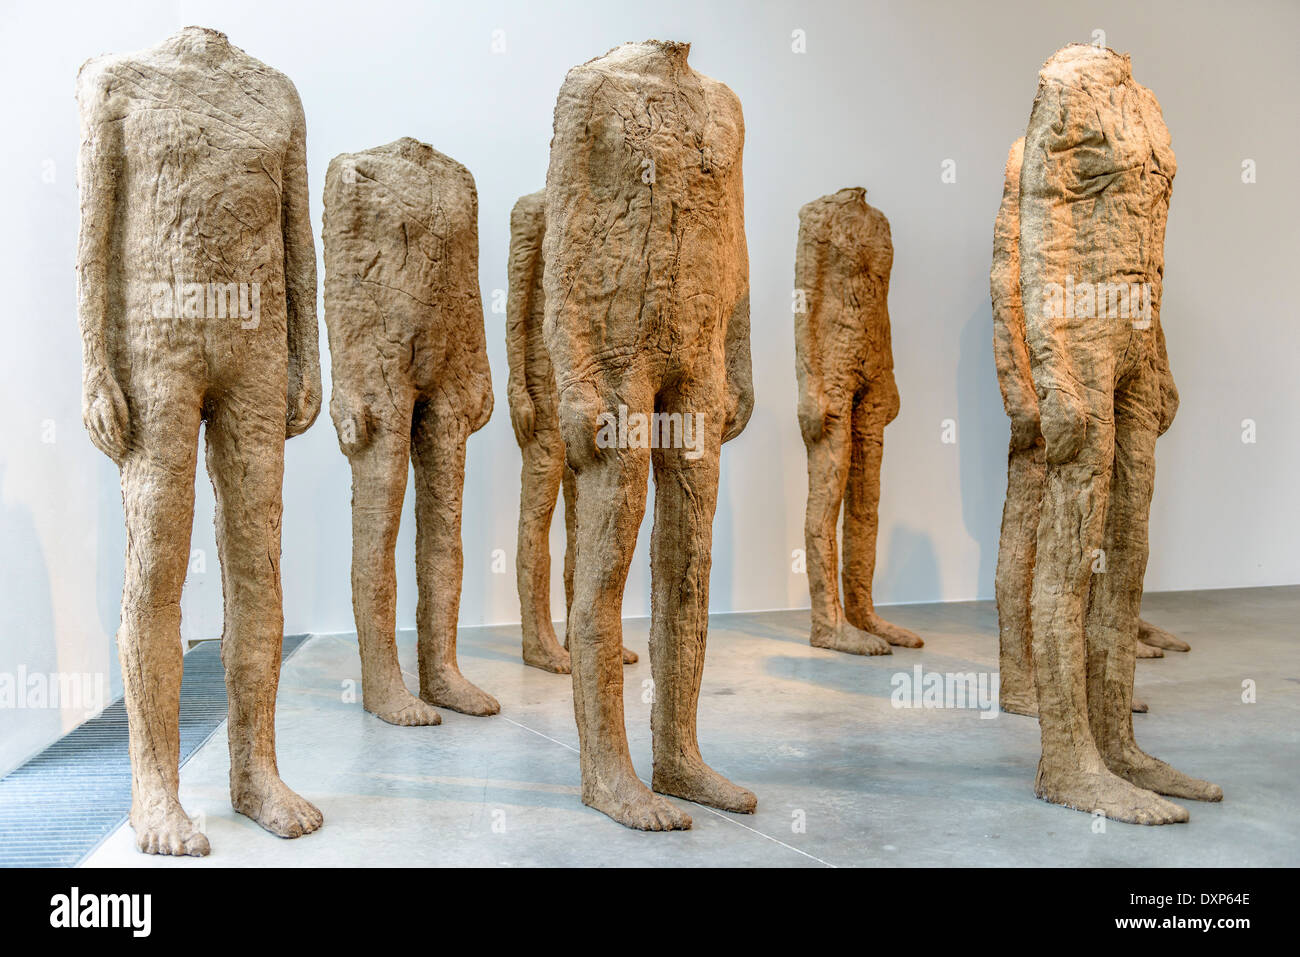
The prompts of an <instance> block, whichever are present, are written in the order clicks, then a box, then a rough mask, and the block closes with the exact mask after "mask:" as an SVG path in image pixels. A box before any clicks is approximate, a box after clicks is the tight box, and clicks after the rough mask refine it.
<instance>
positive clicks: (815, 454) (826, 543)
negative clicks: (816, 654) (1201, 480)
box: [804, 400, 890, 655]
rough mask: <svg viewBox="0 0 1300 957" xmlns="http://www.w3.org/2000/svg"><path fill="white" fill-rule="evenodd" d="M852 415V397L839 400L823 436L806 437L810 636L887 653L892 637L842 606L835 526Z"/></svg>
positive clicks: (843, 647)
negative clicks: (858, 622)
mask: <svg viewBox="0 0 1300 957" xmlns="http://www.w3.org/2000/svg"><path fill="white" fill-rule="evenodd" d="M851 417H852V413H851V412H850V405H849V402H848V401H847V400H842V401H840V402H838V403H836V405H835V407H833V408H832V411H831V412H830V414H828V415H827V416H826V424H825V426H824V428H823V429H822V434H821V437H820V438H818V439H817V441H815V442H812V443H806V447H807V450H808V508H807V511H806V513H805V515H804V551H805V553H806V555H805V558H806V563H807V568H808V595H809V598H810V599H811V603H812V634H811V636H810V638H809V642H810V643H811V644H812V645H813V647H815V648H830V649H833V650H835V651H845V652H848V653H849V654H854V655H887V654H889V653H890V650H889V643H888V642H887V641H885V639H883V638H880V637H878V636H876V635H872V634H868V633H866V632H864V631H862V630H861V629H859V628H856V627H854V626H853V625H852V624H850V623H849V621H848V619H847V618H846V617H845V615H844V611H843V609H842V608H841V607H840V594H839V575H838V574H837V570H838V567H839V547H838V545H837V542H836V531H837V526H838V525H839V520H840V504H841V503H842V502H843V500H844V489H845V485H846V484H847V482H848V479H849V464H850V456H851V449H850V444H851V441H852V437H851V434H850V433H851V429H852V421H851Z"/></svg>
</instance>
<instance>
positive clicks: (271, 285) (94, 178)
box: [77, 27, 321, 855]
mask: <svg viewBox="0 0 1300 957" xmlns="http://www.w3.org/2000/svg"><path fill="white" fill-rule="evenodd" d="M77 103H78V106H79V109H80V113H81V150H80V157H79V163H78V173H77V179H78V185H79V188H80V195H81V231H80V239H79V244H78V248H77V293H78V296H77V298H78V313H79V320H80V325H81V333H82V342H83V346H84V350H83V359H84V399H83V418H84V421H85V424H86V427H87V429H88V430H89V432H90V437H91V440H92V441H93V442H94V443H95V445H96V446H97V447H98V448H99V449H100V450H101V451H103V452H104V453H105V454H106V455H108V456H109V457H110V458H112V459H113V461H114V462H116V463H117V464H118V466H119V467H120V469H121V477H122V505H123V511H124V513H125V518H126V540H127V546H126V577H125V581H124V583H123V588H122V615H121V627H120V629H119V631H118V648H119V653H120V655H121V659H122V678H123V685H124V690H125V696H126V706H127V714H128V720H129V724H130V746H131V769H132V807H131V824H132V826H133V827H134V828H135V831H136V846H137V847H138V848H139V849H140V850H141V851H144V852H146V853H154V854H190V855H204V854H207V853H208V850H209V845H208V840H207V838H206V836H204V834H203V833H202V831H201V830H200V829H199V827H198V826H197V825H196V824H195V823H194V822H192V821H191V820H190V818H189V817H188V815H187V814H186V813H185V811H184V809H183V808H182V807H181V805H180V802H179V800H178V798H177V782H178V769H177V762H178V758H179V747H180V738H179V729H178V722H179V708H180V683H181V671H182V667H183V660H182V653H181V635H180V599H181V590H182V587H183V585H184V582H185V574H186V570H187V566H188V563H189V559H190V531H191V528H192V525H193V518H194V470H195V466H196V463H197V456H198V436H199V428H200V425H202V426H203V428H204V436H205V440H206V443H207V455H206V458H207V465H208V473H209V475H210V476H211V479H212V485H213V489H214V490H215V493H216V539H217V549H218V552H219V554H220V560H221V579H222V592H223V595H224V598H225V623H224V628H223V633H222V643H221V656H222V661H223V663H224V664H225V667H226V685H227V688H228V691H229V702H230V705H229V707H230V711H229V724H228V728H229V743H230V796H231V801H232V803H233V805H234V807H235V809H236V810H238V811H240V812H241V813H243V814H246V815H248V816H249V817H251V818H252V819H253V820H255V821H257V822H258V823H259V824H261V825H262V826H263V827H265V828H266V829H267V830H269V831H271V832H272V833H275V834H278V835H280V836H281V837H297V836H299V835H301V834H305V833H308V832H309V831H313V830H315V829H316V828H318V827H320V825H321V815H320V812H319V811H318V810H317V809H316V808H315V807H313V806H312V805H311V804H310V803H308V802H307V801H305V800H304V799H303V798H301V797H299V796H298V795H297V794H295V793H293V792H292V791H291V790H289V788H288V787H287V786H286V785H285V784H284V782H283V781H281V780H280V776H279V772H278V770H277V767H276V757H275V695H276V687H277V682H278V680H279V672H280V654H281V642H282V640H283V633H284V618H283V612H282V608H281V595H280V515H281V479H282V476H283V470H284V442H285V439H286V437H292V436H294V435H297V434H299V433H300V432H303V431H305V430H306V429H307V428H308V427H309V426H310V425H311V424H312V422H313V421H314V420H315V418H316V415H317V413H318V412H319V409H320V358H319V355H318V351H317V331H316V330H317V326H316V252H315V247H314V244H313V242H312V236H311V224H310V222H309V219H308V212H307V165H306V155H305V137H306V133H305V123H304V119H303V111H302V104H301V103H300V102H299V99H298V93H297V91H296V90H295V89H294V86H293V84H292V83H291V82H290V81H289V79H288V78H287V77H285V76H284V75H283V74H282V73H279V72H278V71H276V70H273V69H271V68H270V67H268V66H267V65H266V64H264V63H261V62H260V61H258V60H255V59H254V58H252V57H251V56H249V55H248V54H247V53H245V52H244V51H243V50H240V49H239V48H238V47H235V46H233V45H232V44H231V43H230V42H229V40H228V39H227V38H226V36H225V35H224V34H222V33H218V32H217V31H215V30H207V29H204V28H202V27H187V28H185V29H183V30H181V31H180V32H178V33H176V34H174V35H173V36H171V37H169V38H168V39H166V40H164V41H163V42H162V43H160V44H158V45H157V46H155V47H152V48H150V49H148V50H143V51H140V52H137V53H128V54H117V55H108V56H102V57H98V58H96V59H93V60H90V61H88V62H87V63H86V64H85V65H84V66H83V67H82V68H81V71H80V73H79V74H78V77H77Z"/></svg>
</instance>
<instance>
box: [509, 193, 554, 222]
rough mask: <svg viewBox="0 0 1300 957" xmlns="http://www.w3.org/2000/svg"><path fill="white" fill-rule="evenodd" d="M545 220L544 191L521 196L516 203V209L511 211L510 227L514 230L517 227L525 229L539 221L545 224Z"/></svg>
mask: <svg viewBox="0 0 1300 957" xmlns="http://www.w3.org/2000/svg"><path fill="white" fill-rule="evenodd" d="M545 219H546V190H544V189H539V190H538V191H537V192H535V193H528V194H527V195H525V196H520V197H519V199H518V200H517V201H516V202H515V205H514V208H512V209H511V210H510V226H511V228H512V229H514V228H515V227H516V226H518V227H525V226H528V225H529V224H532V223H536V222H539V221H541V222H544V221H545Z"/></svg>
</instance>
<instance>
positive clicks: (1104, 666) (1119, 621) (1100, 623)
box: [1087, 371, 1223, 801]
mask: <svg viewBox="0 0 1300 957" xmlns="http://www.w3.org/2000/svg"><path fill="white" fill-rule="evenodd" d="M1133 379H1134V381H1132V382H1131V383H1130V384H1127V385H1126V387H1125V388H1123V389H1122V390H1121V392H1120V393H1119V394H1118V395H1117V396H1116V401H1115V468H1114V477H1113V478H1112V480H1111V491H1110V508H1109V511H1108V513H1107V516H1106V532H1105V544H1104V545H1103V548H1104V549H1105V554H1106V573H1105V574H1104V575H1098V576H1096V582H1095V583H1094V585H1093V596H1092V605H1091V607H1090V608H1089V609H1088V619H1087V634H1088V709H1089V720H1090V723H1091V726H1092V734H1093V737H1094V738H1095V739H1096V741H1097V747H1098V748H1099V749H1100V750H1101V754H1102V757H1103V759H1104V760H1105V762H1106V766H1107V767H1109V768H1110V769H1111V770H1112V771H1114V772H1115V773H1116V774H1118V775H1119V776H1120V777H1122V778H1124V779H1125V780H1127V781H1131V782H1132V783H1134V784H1136V785H1137V786H1138V787H1142V788H1147V789H1149V790H1152V791H1156V792H1158V793H1160V794H1169V795H1172V796H1174V797H1183V798H1190V799H1192V800H1196V801H1220V800H1222V799H1223V791H1222V790H1221V789H1220V788H1219V787H1218V785H1215V784H1211V783H1210V782H1209V781H1202V780H1200V779H1199V778H1193V777H1189V776H1188V775H1186V774H1183V773H1182V772H1181V771H1176V770H1175V769H1174V768H1172V767H1170V766H1169V765H1167V764H1165V763H1164V762H1163V761H1159V760H1157V759H1155V758H1153V757H1151V756H1150V755H1149V754H1146V753H1145V752H1143V751H1142V750H1141V749H1140V748H1139V747H1138V745H1137V740H1136V739H1135V738H1134V736H1133V715H1132V701H1133V670H1134V655H1135V646H1136V644H1137V634H1138V612H1139V609H1140V607H1141V604H1142V581H1143V578H1144V577H1145V576H1146V564H1147V548H1148V545H1147V528H1148V519H1149V516H1150V510H1151V494H1152V491H1153V488H1154V482H1155V448H1156V427H1157V422H1156V418H1155V415H1154V414H1153V412H1152V409H1154V408H1155V407H1156V405H1155V401H1154V399H1153V395H1154V390H1155V381H1156V380H1155V376H1154V371H1152V372H1150V373H1149V374H1144V373H1142V372H1139V373H1138V374H1136V375H1135V376H1134V377H1133Z"/></svg>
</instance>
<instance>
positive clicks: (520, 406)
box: [510, 386, 537, 446]
mask: <svg viewBox="0 0 1300 957" xmlns="http://www.w3.org/2000/svg"><path fill="white" fill-rule="evenodd" d="M510 424H511V425H512V426H514V430H515V441H516V442H518V443H519V444H520V445H521V446H524V445H527V444H528V443H529V442H531V441H532V439H533V430H534V428H535V427H536V424H537V420H536V413H535V412H534V410H533V400H532V397H531V396H530V395H529V394H528V390H527V389H525V388H523V387H522V386H520V387H517V388H512V389H510Z"/></svg>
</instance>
